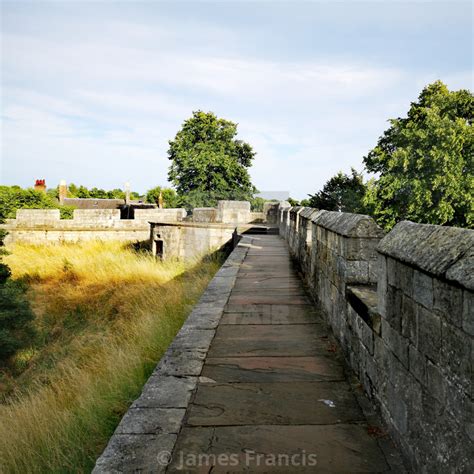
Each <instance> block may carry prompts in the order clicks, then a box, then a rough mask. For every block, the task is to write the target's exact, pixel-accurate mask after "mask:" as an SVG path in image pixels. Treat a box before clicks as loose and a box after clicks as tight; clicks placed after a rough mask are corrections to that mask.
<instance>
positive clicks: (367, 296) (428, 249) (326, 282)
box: [279, 208, 474, 472]
mask: <svg viewBox="0 0 474 474" xmlns="http://www.w3.org/2000/svg"><path fill="white" fill-rule="evenodd" d="M308 221H309V222H310V223H311V225H308ZM279 226H280V235H281V236H282V237H283V238H284V239H285V240H287V242H288V245H289V248H290V252H291V254H292V256H293V257H294V258H295V260H297V262H298V263H299V265H300V267H301V270H302V273H303V275H304V278H305V280H306V283H307V285H308V287H309V289H310V292H311V294H312V295H313V297H314V299H315V302H316V304H317V305H318V306H319V307H320V308H321V309H322V310H323V312H324V314H325V317H326V318H327V320H328V322H329V324H330V325H331V327H332V329H333V332H334V334H335V335H336V337H337V338H338V339H339V341H340V343H341V346H342V348H343V350H344V353H345V356H346V358H347V360H348V362H349V364H350V366H351V367H352V369H353V370H354V372H355V373H356V374H357V376H358V377H359V379H360V381H361V384H362V386H363V387H364V389H365V392H366V394H367V395H368V396H369V397H370V399H371V400H372V402H373V403H374V405H375V406H376V407H377V408H378V409H379V410H380V411H381V414H382V416H383V418H384V420H385V422H386V423H387V427H388V429H389V431H390V432H391V434H392V435H393V438H394V439H395V440H396V441H397V442H398V444H399V445H400V446H401V447H402V450H403V453H404V455H405V457H406V459H407V461H408V462H409V464H410V465H411V467H412V469H413V470H414V471H422V470H426V472H452V471H454V470H456V471H459V472H471V471H473V470H474V466H473V462H474V461H473V458H472V456H471V455H470V452H471V451H472V450H470V449H467V448H466V447H467V446H473V442H474V424H473V391H472V390H473V388H472V375H473V355H474V353H473V350H474V309H473V308H474V304H473V301H474V298H473V284H474V277H473V275H474V231H472V230H468V229H459V228H453V227H442V226H434V225H423V224H415V223H413V222H408V221H404V222H401V223H399V224H397V225H396V226H395V228H394V229H393V230H392V231H391V232H390V233H388V234H387V235H385V234H384V232H383V230H382V229H380V227H378V226H377V224H376V223H375V222H374V221H373V219H372V218H370V217H369V216H364V215H357V214H347V213H338V212H329V211H316V210H309V209H307V208H304V209H301V208H290V209H280V212H279Z"/></svg>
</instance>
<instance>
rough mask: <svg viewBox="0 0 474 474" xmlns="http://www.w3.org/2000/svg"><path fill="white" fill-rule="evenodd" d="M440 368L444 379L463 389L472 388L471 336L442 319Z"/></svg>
mask: <svg viewBox="0 0 474 474" xmlns="http://www.w3.org/2000/svg"><path fill="white" fill-rule="evenodd" d="M441 335H442V343H441V361H440V364H439V365H440V368H441V369H442V370H443V371H444V373H445V374H446V375H445V376H446V379H447V380H449V382H450V383H452V384H457V385H459V386H461V387H463V388H464V389H465V390H470V389H472V382H473V379H472V373H473V372H472V370H473V368H472V367H471V361H470V358H471V343H472V341H473V338H472V337H471V336H468V335H467V334H466V333H464V332H463V331H461V330H460V329H458V328H456V327H454V326H453V325H451V324H449V323H446V322H444V321H443V323H442V325H441Z"/></svg>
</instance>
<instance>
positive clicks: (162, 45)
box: [2, 14, 472, 198]
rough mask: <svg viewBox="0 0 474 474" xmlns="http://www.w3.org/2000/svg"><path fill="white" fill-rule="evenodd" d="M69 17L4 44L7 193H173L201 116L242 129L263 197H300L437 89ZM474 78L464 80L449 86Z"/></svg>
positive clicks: (183, 35) (204, 32)
mask: <svg viewBox="0 0 474 474" xmlns="http://www.w3.org/2000/svg"><path fill="white" fill-rule="evenodd" d="M84 15H85V14H84ZM63 19H64V22H62V21H57V23H56V29H52V30H45V32H43V33H42V34H34V33H33V32H32V31H34V29H31V30H30V31H29V32H26V33H25V32H19V31H16V30H15V28H12V27H10V28H8V29H7V30H6V32H5V33H4V34H3V46H2V50H3V58H2V66H3V67H2V71H3V82H2V89H3V91H2V92H3V96H4V97H3V99H4V107H3V116H4V118H3V138H2V155H3V160H4V173H5V174H4V176H5V178H4V179H6V180H7V181H8V182H19V183H21V184H27V183H30V182H32V180H33V179H34V177H43V175H45V174H47V176H45V177H47V178H48V180H49V181H50V182H51V181H53V182H54V181H59V179H62V178H66V179H68V180H74V181H76V182H77V181H82V182H84V183H85V184H89V185H97V186H108V185H112V184H113V185H114V186H115V185H120V183H122V182H123V181H126V180H131V181H132V182H133V183H135V184H136V186H137V187H138V188H139V189H141V190H144V189H146V188H147V187H151V186H153V185H156V184H158V183H164V181H165V180H166V172H167V167H168V161H167V159H166V150H167V146H168V144H167V140H169V139H171V138H172V137H173V136H174V134H175V133H176V131H177V129H178V128H179V126H180V125H181V123H182V121H183V120H184V119H186V118H187V117H188V116H189V115H190V114H191V111H192V110H196V109H198V108H202V109H204V110H212V111H214V112H216V113H217V114H218V115H220V116H223V117H225V118H228V119H230V120H234V121H236V122H239V137H240V138H242V139H244V140H246V141H248V142H249V143H251V144H252V145H253V146H254V148H255V150H256V151H257V152H258V156H257V159H256V160H255V165H254V167H253V169H252V170H251V174H252V176H253V178H254V180H255V182H256V184H257V186H258V187H259V188H260V189H264V190H271V189H276V190H281V189H283V190H284V189H289V190H290V191H291V192H292V194H293V195H295V196H296V197H300V198H301V197H304V196H305V194H306V193H309V192H311V193H312V192H314V191H316V190H317V189H318V188H319V187H321V186H322V185H323V184H324V182H325V181H326V180H327V179H328V178H329V177H330V176H331V175H333V174H334V173H335V172H337V171H338V170H340V169H343V170H348V169H349V168H350V166H351V165H352V166H355V167H360V163H361V158H362V156H363V155H364V154H365V153H366V152H367V151H368V149H369V148H370V147H371V146H373V145H374V144H375V142H376V140H377V138H378V136H379V135H380V134H381V133H382V131H383V130H384V129H385V128H386V126H387V124H386V119H388V118H389V117H393V116H397V115H401V114H403V113H404V112H405V111H406V110H407V108H408V106H409V102H410V101H411V100H414V99H415V98H416V95H417V94H418V93H419V91H420V89H421V87H422V86H423V85H425V84H426V82H427V80H428V79H430V78H431V77H433V78H434V79H436V78H437V77H436V71H434V72H430V71H428V72H426V71H422V72H421V73H420V72H419V71H416V70H410V69H407V68H402V67H400V66H390V65H387V63H385V64H379V63H377V62H375V61H370V60H368V59H366V58H363V57H360V56H354V57H353V58H352V59H350V60H347V59H341V58H342V57H344V58H347V55H346V54H345V55H344V56H340V57H337V55H335V56H331V55H326V56H321V55H319V56H316V55H311V54H309V55H307V57H301V58H299V59H296V58H291V59H288V56H283V55H281V56H280V55H278V54H276V53H274V54H272V55H268V57H264V56H263V55H260V56H257V55H251V54H248V53H246V52H243V51H240V49H239V44H240V43H241V42H242V43H244V42H245V38H244V36H243V30H242V29H240V30H239V29H238V28H236V29H230V30H229V29H226V28H225V27H224V26H220V25H217V26H216V25H213V24H212V22H208V23H202V22H196V21H193V20H188V21H185V20H181V22H178V21H175V22H169V21H168V20H166V19H163V20H162V21H160V22H157V23H156V24H154V23H152V22H151V23H150V22H149V23H148V24H147V23H146V22H144V23H138V22H134V21H128V20H127V19H126V18H124V19H122V20H120V19H117V18H115V17H114V18H111V19H110V20H109V19H107V21H105V22H101V21H99V20H97V21H94V20H91V21H87V22H84V21H82V22H74V18H69V17H64V18H63ZM346 21H347V19H346ZM83 25H84V29H83V30H81V28H82V27H83ZM193 38H198V39H199V41H197V40H196V41H195V42H194V43H196V44H193ZM471 79H472V78H471V77H470V75H469V74H467V73H463V72H462V71H461V72H457V73H453V74H452V75H451V76H450V78H449V80H448V84H449V85H450V86H451V83H450V82H449V81H452V82H453V84H456V86H451V87H460V86H461V85H462V84H464V87H466V86H468V85H469V84H466V82H469V81H471ZM38 173H40V174H38ZM41 173H43V174H41ZM33 174H34V175H35V176H30V175H33ZM25 175H26V178H25Z"/></svg>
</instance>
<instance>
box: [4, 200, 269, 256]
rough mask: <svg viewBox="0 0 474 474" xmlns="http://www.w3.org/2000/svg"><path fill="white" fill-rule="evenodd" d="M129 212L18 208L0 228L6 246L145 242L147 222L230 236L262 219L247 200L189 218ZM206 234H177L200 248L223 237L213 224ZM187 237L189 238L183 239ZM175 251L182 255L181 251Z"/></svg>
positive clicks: (179, 213) (170, 212)
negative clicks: (65, 213) (66, 213)
mask: <svg viewBox="0 0 474 474" xmlns="http://www.w3.org/2000/svg"><path fill="white" fill-rule="evenodd" d="M122 214H123V213H122ZM131 215H132V216H133V218H131V219H128V218H121V211H120V209H101V208H97V209H74V211H73V218H72V219H61V218H60V212H59V209H19V210H18V211H17V215H16V219H7V222H6V223H5V224H3V225H0V228H1V229H5V230H6V231H7V232H8V235H7V238H6V239H5V243H6V244H7V245H8V244H10V243H14V242H27V243H34V244H42V243H55V242H77V241H81V240H93V239H100V240H121V241H147V240H149V236H150V222H154V223H162V224H170V223H181V222H183V221H185V220H186V221H187V222H192V223H206V224H222V225H223V226H224V227H226V226H227V227H229V226H230V227H231V231H230V233H229V232H227V231H226V232H225V235H226V236H227V238H228V239H229V238H231V236H232V231H233V230H234V229H235V227H236V226H238V225H242V224H247V223H250V222H252V221H254V220H257V219H262V218H263V214H262V213H252V212H250V203H249V202H247V201H219V202H218V205H217V207H216V208H197V209H194V211H193V214H192V215H191V216H189V217H188V216H187V212H186V210H185V209H180V208H179V209H160V208H136V209H134V210H133V213H132V214H131ZM122 217H123V216H122ZM198 227H199V226H197V227H196V228H198ZM170 232H171V231H170V230H167V231H165V233H170ZM188 234H189V235H188ZM208 234H209V235H205V231H203V230H202V229H200V230H197V231H196V232H193V231H190V230H189V231H188V230H186V232H184V234H183V235H180V240H182V241H183V242H184V241H186V242H187V243H186V244H183V247H185V246H187V247H190V246H193V245H194V246H196V245H198V247H199V248H201V247H202V245H200V243H201V242H202V241H209V242H214V241H221V240H222V238H223V237H222V238H221V237H220V234H222V232H220V231H217V230H216V229H214V228H213V227H212V226H210V228H209V232H208ZM218 234H219V235H218ZM186 236H188V237H189V238H187V239H186ZM198 236H199V237H202V238H198ZM191 241H194V244H191V243H189V242H191ZM172 244H173V245H172V246H171V247H170V249H171V248H178V245H177V244H176V243H175V242H172ZM178 253H179V254H182V253H183V251H181V250H180V251H179V252H178Z"/></svg>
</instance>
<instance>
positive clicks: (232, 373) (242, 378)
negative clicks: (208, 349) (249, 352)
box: [202, 356, 344, 383]
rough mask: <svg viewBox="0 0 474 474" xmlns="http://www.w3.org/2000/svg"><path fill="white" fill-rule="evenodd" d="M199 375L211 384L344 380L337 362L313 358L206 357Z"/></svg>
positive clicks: (340, 365) (323, 358)
mask: <svg viewBox="0 0 474 474" xmlns="http://www.w3.org/2000/svg"><path fill="white" fill-rule="evenodd" d="M202 376H203V377H205V379H209V383H212V382H217V383H219V382H229V383H230V382H232V383H236V382H259V383H266V382H298V381H321V380H326V381H327V380H343V379H344V371H343V367H342V364H341V361H340V360H337V359H335V358H334V357H328V356H312V357H208V358H207V359H206V364H205V365H204V367H203V370H202Z"/></svg>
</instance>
